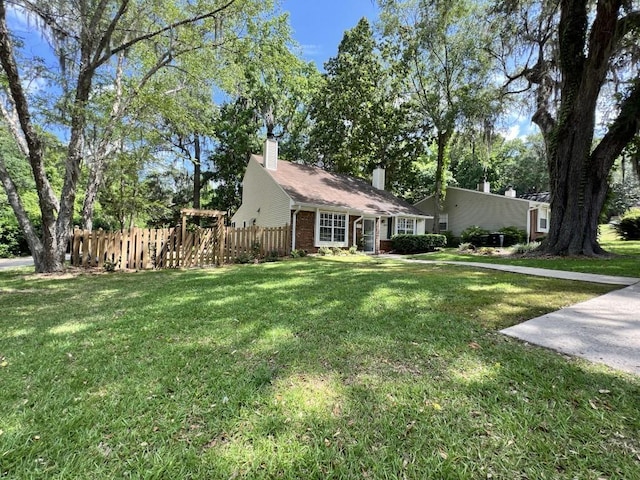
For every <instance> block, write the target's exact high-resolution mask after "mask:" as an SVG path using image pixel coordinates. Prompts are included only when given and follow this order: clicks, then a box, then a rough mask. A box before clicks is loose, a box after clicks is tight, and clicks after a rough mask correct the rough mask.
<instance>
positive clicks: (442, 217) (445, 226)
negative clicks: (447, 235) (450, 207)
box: [438, 213, 449, 232]
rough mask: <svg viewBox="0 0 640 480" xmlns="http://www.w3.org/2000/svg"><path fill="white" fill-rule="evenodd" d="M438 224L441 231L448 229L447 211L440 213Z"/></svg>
mask: <svg viewBox="0 0 640 480" xmlns="http://www.w3.org/2000/svg"><path fill="white" fill-rule="evenodd" d="M438 226H439V227H440V231H441V232H446V231H447V230H449V214H448V213H441V214H440V221H439V223H438Z"/></svg>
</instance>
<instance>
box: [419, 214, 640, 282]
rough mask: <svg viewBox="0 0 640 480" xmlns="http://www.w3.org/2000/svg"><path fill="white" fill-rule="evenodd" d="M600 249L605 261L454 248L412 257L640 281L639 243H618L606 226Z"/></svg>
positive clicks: (602, 259)
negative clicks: (526, 255)
mask: <svg viewBox="0 0 640 480" xmlns="http://www.w3.org/2000/svg"><path fill="white" fill-rule="evenodd" d="M600 228H601V234H600V238H599V240H600V245H602V247H603V248H604V249H605V250H606V251H608V252H610V253H612V254H613V256H611V257H606V258H578V257H569V258H558V257H554V258H521V257H511V256H508V255H507V256H503V255H477V254H466V253H461V252H459V251H458V249H457V248H445V249H442V250H441V251H438V252H433V253H427V254H421V255H413V256H412V258H418V259H423V260H447V261H464V262H483V263H500V264H507V265H519V266H526V267H536V268H550V269H556V270H567V271H572V272H583V273H597V274H601V275H615V276H622V277H640V241H622V240H619V239H618V238H617V237H616V234H615V232H614V231H613V229H611V227H609V226H608V225H603V226H601V227H600Z"/></svg>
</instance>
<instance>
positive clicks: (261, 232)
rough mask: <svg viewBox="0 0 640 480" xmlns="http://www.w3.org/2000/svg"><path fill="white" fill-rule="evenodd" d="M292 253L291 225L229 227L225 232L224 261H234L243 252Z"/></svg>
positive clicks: (284, 254)
mask: <svg viewBox="0 0 640 480" xmlns="http://www.w3.org/2000/svg"><path fill="white" fill-rule="evenodd" d="M290 253H291V227H290V226H289V225H287V226H284V227H271V228H265V227H256V226H253V227H245V228H230V227H227V228H226V229H225V233H224V249H223V254H222V255H223V260H222V261H223V262H224V263H229V262H232V261H233V259H234V258H238V257H240V256H241V255H243V254H249V255H254V256H259V257H266V256H268V255H272V256H273V255H276V256H279V257H284V256H287V255H289V254H290Z"/></svg>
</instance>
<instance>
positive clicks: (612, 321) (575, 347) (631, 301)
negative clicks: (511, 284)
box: [501, 283, 640, 375]
mask: <svg viewBox="0 0 640 480" xmlns="http://www.w3.org/2000/svg"><path fill="white" fill-rule="evenodd" d="M501 333H504V334H505V335H508V336H510V337H515V338H519V339H520V340H524V341H525V342H529V343H533V344H535V345H540V346H543V347H547V348H550V349H552V350H556V351H558V352H561V353H566V354H568V355H575V356H577V357H582V358H586V359H587V360H590V361H592V362H596V363H604V364H605V365H608V366H610V367H612V368H615V369H618V370H622V371H625V372H630V373H634V374H636V375H640V283H636V284H635V285H632V286H630V287H626V288H623V289H622V290H616V291H613V292H609V293H607V294H605V295H602V296H600V297H596V298H592V299H591V300H587V301H586V302H582V303H578V304H576V305H573V306H571V307H567V308H563V309H562V310H558V311H556V312H551V313H548V314H546V315H542V316H541V317H537V318H534V319H532V320H528V321H526V322H523V323H521V324H519V325H514V326H513V327H509V328H505V329H504V330H501Z"/></svg>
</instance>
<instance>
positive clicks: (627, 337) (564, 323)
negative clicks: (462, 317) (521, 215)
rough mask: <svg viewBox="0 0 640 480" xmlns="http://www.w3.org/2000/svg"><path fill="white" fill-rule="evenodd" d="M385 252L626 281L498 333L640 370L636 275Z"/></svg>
mask: <svg viewBox="0 0 640 480" xmlns="http://www.w3.org/2000/svg"><path fill="white" fill-rule="evenodd" d="M385 257H387V258H393V259H396V260H402V261H406V262H411V263H431V264H443V263H445V264H450V265H461V266H465V267H469V268H488V269H493V270H500V271H504V272H513V273H521V274H524V275H535V276H542V277H550V278H561V279H566V280H578V281H583V282H593V283H604V284H610V285H623V286H626V288H623V289H621V290H616V291H613V292H609V293H607V294H605V295H602V296H600V297H596V298H592V299H591V300H587V301H586V302H582V303H578V304H576V305H573V306H571V307H567V308H563V309H561V310H558V311H556V312H551V313H548V314H546V315H542V316H541V317H537V318H534V319H532V320H528V321H526V322H523V323H521V324H519V325H514V326H513V327H509V328H506V329H504V330H501V333H503V334H505V335H508V336H510V337H515V338H518V339H520V340H523V341H525V342H529V343H532V344H535V345H540V346H542V347H546V348H550V349H552V350H555V351H558V352H561V353H565V354H568V355H573V356H577V357H581V358H585V359H587V360H589V361H592V362H596V363H603V364H605V365H608V366H609V367H611V368H614V369H617V370H622V371H624V372H629V373H633V374H636V375H640V278H633V277H616V276H610V275H596V274H591V273H577V272H567V271H563V270H549V269H544V268H531V267H519V266H513V265H496V264H492V263H476V262H455V261H437V260H417V259H408V258H403V257H402V256H401V255H385Z"/></svg>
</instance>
